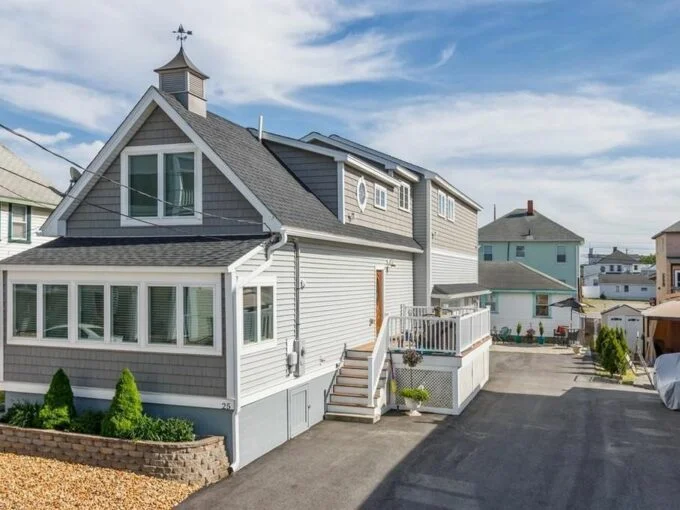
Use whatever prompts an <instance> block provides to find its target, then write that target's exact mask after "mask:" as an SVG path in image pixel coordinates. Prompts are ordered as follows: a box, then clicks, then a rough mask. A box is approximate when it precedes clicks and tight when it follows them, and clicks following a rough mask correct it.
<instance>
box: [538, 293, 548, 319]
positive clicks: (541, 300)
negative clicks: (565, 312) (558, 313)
mask: <svg viewBox="0 0 680 510" xmlns="http://www.w3.org/2000/svg"><path fill="white" fill-rule="evenodd" d="M534 317H550V296H549V295H548V294H536V296H535V299H534Z"/></svg>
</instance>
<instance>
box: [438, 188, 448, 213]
mask: <svg viewBox="0 0 680 510" xmlns="http://www.w3.org/2000/svg"><path fill="white" fill-rule="evenodd" d="M442 204H443V205H444V208H443V210H442ZM437 216H439V217H440V218H446V193H444V192H443V191H440V190H437Z"/></svg>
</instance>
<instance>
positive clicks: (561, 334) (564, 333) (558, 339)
mask: <svg viewBox="0 0 680 510" xmlns="http://www.w3.org/2000/svg"><path fill="white" fill-rule="evenodd" d="M568 333H569V329H568V328H567V327H566V326H557V329H554V330H553V337H554V338H555V343H556V344H561V345H567V341H568Z"/></svg>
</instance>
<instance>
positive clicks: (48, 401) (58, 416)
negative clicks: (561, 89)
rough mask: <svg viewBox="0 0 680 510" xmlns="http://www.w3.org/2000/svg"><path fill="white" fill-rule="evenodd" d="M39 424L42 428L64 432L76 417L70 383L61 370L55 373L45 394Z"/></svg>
mask: <svg viewBox="0 0 680 510" xmlns="http://www.w3.org/2000/svg"><path fill="white" fill-rule="evenodd" d="M43 402H44V403H43V406H42V409H41V410H40V422H41V424H42V428H45V429H56V430H64V429H66V428H68V426H69V424H70V423H71V420H72V419H73V418H74V417H75V415H76V408H75V406H74V405H73V390H72V389H71V382H70V381H69V379H68V376H67V375H66V372H64V371H63V370H62V369H61V368H60V369H59V370H57V371H56V372H55V374H54V375H53V376H52V381H51V382H50V388H49V389H48V390H47V393H46V394H45V398H44V401H43Z"/></svg>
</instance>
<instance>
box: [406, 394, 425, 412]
mask: <svg viewBox="0 0 680 510" xmlns="http://www.w3.org/2000/svg"><path fill="white" fill-rule="evenodd" d="M404 402H405V403H406V407H407V408H408V413H407V414H408V415H409V416H421V414H420V413H419V412H418V409H420V406H421V405H422V404H423V403H422V402H420V401H419V400H413V399H412V398H407V397H404Z"/></svg>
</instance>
